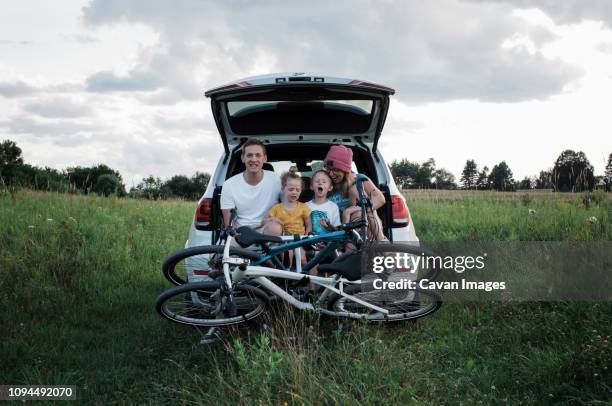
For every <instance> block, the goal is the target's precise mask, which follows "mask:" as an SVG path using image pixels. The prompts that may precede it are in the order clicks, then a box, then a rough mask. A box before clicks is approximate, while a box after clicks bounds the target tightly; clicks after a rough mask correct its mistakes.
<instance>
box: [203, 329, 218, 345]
mask: <svg viewBox="0 0 612 406" xmlns="http://www.w3.org/2000/svg"><path fill="white" fill-rule="evenodd" d="M220 333H221V331H220V330H219V328H218V327H211V328H209V329H208V332H206V334H204V336H203V337H202V339H201V340H200V344H212V343H215V342H217V341H219V339H220V338H221V334H220Z"/></svg>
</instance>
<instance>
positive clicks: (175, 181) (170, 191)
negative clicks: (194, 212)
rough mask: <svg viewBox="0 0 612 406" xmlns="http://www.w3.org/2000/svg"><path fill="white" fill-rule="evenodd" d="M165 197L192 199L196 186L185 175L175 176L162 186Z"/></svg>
mask: <svg viewBox="0 0 612 406" xmlns="http://www.w3.org/2000/svg"><path fill="white" fill-rule="evenodd" d="M162 189H164V193H162V194H164V195H167V196H175V197H182V198H184V199H191V198H192V195H193V194H194V185H193V182H192V181H191V179H189V178H188V177H187V176H185V175H175V176H173V177H171V178H170V179H169V180H167V181H166V182H164V184H163V185H162Z"/></svg>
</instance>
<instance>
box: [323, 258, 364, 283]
mask: <svg viewBox="0 0 612 406" xmlns="http://www.w3.org/2000/svg"><path fill="white" fill-rule="evenodd" d="M319 272H327V273H330V274H338V275H340V276H343V277H345V278H346V279H348V280H349V281H356V280H357V279H361V253H359V252H351V253H348V254H344V255H342V256H339V257H338V259H336V260H335V261H334V262H332V263H331V264H320V265H319Z"/></svg>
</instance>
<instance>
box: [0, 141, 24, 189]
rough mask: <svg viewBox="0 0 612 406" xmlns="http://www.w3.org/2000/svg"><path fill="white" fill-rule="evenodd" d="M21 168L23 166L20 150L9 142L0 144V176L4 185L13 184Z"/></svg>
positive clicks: (12, 142) (13, 143)
mask: <svg viewBox="0 0 612 406" xmlns="http://www.w3.org/2000/svg"><path fill="white" fill-rule="evenodd" d="M21 166H23V158H22V156H21V148H19V147H18V146H17V144H16V143H15V142H14V141H11V140H5V141H3V142H2V143H0V176H1V179H2V182H3V183H4V184H5V185H12V184H13V183H14V180H15V178H17V177H18V174H19V169H20V167H21Z"/></svg>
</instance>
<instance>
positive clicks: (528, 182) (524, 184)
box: [518, 176, 535, 189]
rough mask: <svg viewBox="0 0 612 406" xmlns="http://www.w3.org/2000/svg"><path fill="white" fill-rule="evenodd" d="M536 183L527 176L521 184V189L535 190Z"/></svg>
mask: <svg viewBox="0 0 612 406" xmlns="http://www.w3.org/2000/svg"><path fill="white" fill-rule="evenodd" d="M534 183H535V182H534V181H532V180H531V179H530V178H529V177H527V176H525V177H524V178H523V180H522V181H521V182H520V183H519V185H518V188H519V189H533V185H534Z"/></svg>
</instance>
